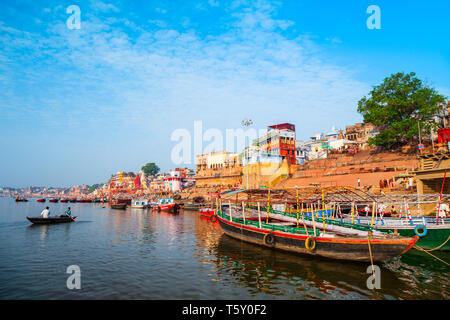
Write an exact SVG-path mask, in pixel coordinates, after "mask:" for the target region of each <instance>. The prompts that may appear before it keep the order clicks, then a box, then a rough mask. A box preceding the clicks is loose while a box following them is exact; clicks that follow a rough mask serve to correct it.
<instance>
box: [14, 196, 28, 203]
mask: <svg viewBox="0 0 450 320" xmlns="http://www.w3.org/2000/svg"><path fill="white" fill-rule="evenodd" d="M16 202H28V200H27V199H26V198H21V197H17V198H16Z"/></svg>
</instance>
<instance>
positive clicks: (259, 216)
mask: <svg viewBox="0 0 450 320" xmlns="http://www.w3.org/2000/svg"><path fill="white" fill-rule="evenodd" d="M258 221H259V228H260V229H261V207H260V206H259V202H258Z"/></svg>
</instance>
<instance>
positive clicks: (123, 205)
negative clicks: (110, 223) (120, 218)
mask: <svg viewBox="0 0 450 320" xmlns="http://www.w3.org/2000/svg"><path fill="white" fill-rule="evenodd" d="M109 205H110V206H111V209H119V210H125V209H126V207H127V203H126V202H119V201H118V200H111V201H110V202H109Z"/></svg>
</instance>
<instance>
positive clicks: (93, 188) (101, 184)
mask: <svg viewBox="0 0 450 320" xmlns="http://www.w3.org/2000/svg"><path fill="white" fill-rule="evenodd" d="M103 185H104V183H99V184H98V183H96V184H93V185H92V186H90V187H89V189H88V193H92V192H94V191H95V190H97V189H98V188H100V187H103Z"/></svg>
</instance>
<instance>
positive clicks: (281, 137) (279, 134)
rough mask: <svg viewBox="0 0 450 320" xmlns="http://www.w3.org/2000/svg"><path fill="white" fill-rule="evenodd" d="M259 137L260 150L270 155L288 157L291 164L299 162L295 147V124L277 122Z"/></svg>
mask: <svg viewBox="0 0 450 320" xmlns="http://www.w3.org/2000/svg"><path fill="white" fill-rule="evenodd" d="M268 128H269V130H268V131H267V133H266V134H265V135H264V136H262V137H261V138H259V139H257V145H258V146H259V152H260V153H261V154H263V155H264V154H267V155H268V156H270V157H280V158H281V159H282V160H283V159H286V160H287V162H288V163H289V164H293V165H295V164H297V157H296V148H295V125H293V124H290V123H282V124H276V125H273V126H269V127H268Z"/></svg>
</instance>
